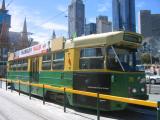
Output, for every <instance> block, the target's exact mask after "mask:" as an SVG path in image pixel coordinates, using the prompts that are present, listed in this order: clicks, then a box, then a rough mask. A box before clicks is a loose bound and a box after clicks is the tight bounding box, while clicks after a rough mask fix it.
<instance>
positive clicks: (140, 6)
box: [136, 1, 145, 8]
mask: <svg viewBox="0 0 160 120" xmlns="http://www.w3.org/2000/svg"><path fill="white" fill-rule="evenodd" d="M144 6H145V2H139V1H138V3H137V4H136V7H137V8H142V7H144Z"/></svg>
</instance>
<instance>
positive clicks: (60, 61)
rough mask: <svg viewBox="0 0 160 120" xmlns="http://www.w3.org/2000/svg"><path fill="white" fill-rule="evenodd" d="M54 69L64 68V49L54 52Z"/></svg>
mask: <svg viewBox="0 0 160 120" xmlns="http://www.w3.org/2000/svg"><path fill="white" fill-rule="evenodd" d="M52 69H53V70H63V69H64V51H61V52H57V53H54V55H53V63H52Z"/></svg>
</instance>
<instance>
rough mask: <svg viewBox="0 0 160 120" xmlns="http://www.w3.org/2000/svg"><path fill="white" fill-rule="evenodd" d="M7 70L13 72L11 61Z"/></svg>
mask: <svg viewBox="0 0 160 120" xmlns="http://www.w3.org/2000/svg"><path fill="white" fill-rule="evenodd" d="M9 70H10V71H13V61H10V62H9Z"/></svg>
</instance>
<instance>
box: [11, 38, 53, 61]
mask: <svg viewBox="0 0 160 120" xmlns="http://www.w3.org/2000/svg"><path fill="white" fill-rule="evenodd" d="M50 48H51V47H50V41H48V42H45V43H41V44H37V45H34V46H32V47H28V48H25V49H22V50H19V51H17V52H15V53H14V59H17V58H23V57H27V56H33V55H37V54H41V53H47V52H48V51H49V50H50Z"/></svg>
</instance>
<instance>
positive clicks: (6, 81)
mask: <svg viewBox="0 0 160 120" xmlns="http://www.w3.org/2000/svg"><path fill="white" fill-rule="evenodd" d="M7 84H8V83H7V79H6V91H7Z"/></svg>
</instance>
